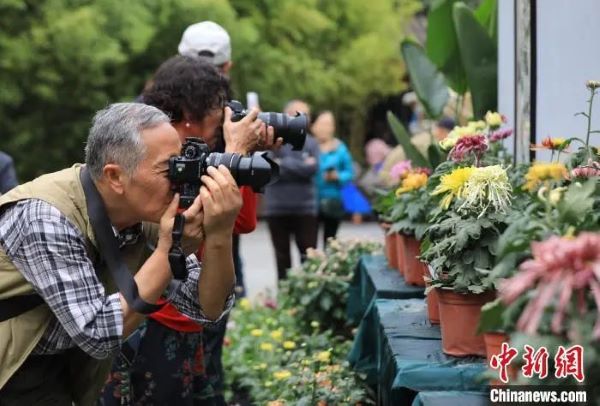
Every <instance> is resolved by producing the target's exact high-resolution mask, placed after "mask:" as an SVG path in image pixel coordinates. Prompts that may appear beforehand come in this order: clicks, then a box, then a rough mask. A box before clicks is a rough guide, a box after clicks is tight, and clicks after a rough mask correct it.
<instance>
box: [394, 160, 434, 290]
mask: <svg viewBox="0 0 600 406" xmlns="http://www.w3.org/2000/svg"><path fill="white" fill-rule="evenodd" d="M429 173H430V171H429V170H428V169H426V168H412V169H410V170H409V171H408V173H406V174H405V175H404V177H403V179H402V182H401V184H400V186H399V187H398V188H397V189H396V198H397V200H396V205H395V209H394V222H393V223H392V227H391V229H390V231H391V232H396V233H398V241H399V248H398V258H399V265H400V269H401V274H402V275H403V276H404V278H405V280H406V283H408V284H410V285H417V286H425V281H424V279H423V277H424V272H425V265H424V264H422V263H421V262H420V261H419V259H418V257H419V255H420V251H419V241H420V239H421V237H422V236H423V234H424V232H425V230H426V229H427V206H428V200H429V196H428V194H427V191H426V189H425V186H426V184H427V180H428V179H429Z"/></svg>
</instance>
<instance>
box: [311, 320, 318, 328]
mask: <svg viewBox="0 0 600 406" xmlns="http://www.w3.org/2000/svg"><path fill="white" fill-rule="evenodd" d="M310 326H311V327H312V328H319V322H318V321H316V320H313V321H311V322H310Z"/></svg>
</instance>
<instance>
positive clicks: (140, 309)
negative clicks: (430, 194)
mask: <svg viewBox="0 0 600 406" xmlns="http://www.w3.org/2000/svg"><path fill="white" fill-rule="evenodd" d="M232 68H233V62H232V60H231V43H230V38H229V35H228V33H227V32H226V31H225V30H224V29H223V28H222V27H221V26H219V25H218V24H216V23H213V22H210V21H204V22H200V23H197V24H194V25H192V26H190V27H188V28H187V29H186V30H185V31H184V33H183V35H182V38H181V42H180V44H179V47H178V54H177V55H176V56H173V57H171V58H169V59H168V60H167V61H165V62H164V63H163V64H162V65H161V66H160V67H158V69H157V71H156V73H155V74H154V75H153V77H152V78H151V79H150V80H149V81H148V83H147V84H146V86H145V88H144V90H143V92H142V93H141V94H140V95H139V97H138V98H137V99H136V100H135V102H131V103H116V104H111V105H109V106H107V107H106V108H104V109H102V110H100V111H98V112H97V114H96V115H95V117H94V119H93V122H92V125H91V128H90V131H89V135H88V139H87V143H86V148H85V164H84V165H79V164H77V165H74V166H72V167H70V168H67V169H64V170H62V171H58V172H55V173H52V174H47V175H44V176H42V177H40V178H37V179H35V180H33V181H31V182H28V183H25V184H23V185H20V186H19V185H18V182H17V177H16V172H15V169H14V165H13V162H12V160H11V159H10V157H9V156H8V155H6V154H4V153H0V195H1V196H0V272H1V273H2V275H3V278H1V279H0V405H7V406H8V405H22V404H27V403H29V404H36V405H37V404H53V405H71V404H72V403H74V404H82V405H88V404H101V405H136V404H155V405H175V404H176V405H197V404H202V405H224V404H226V403H225V399H224V397H223V390H224V388H223V382H224V378H223V375H224V373H223V367H222V364H221V354H222V349H223V341H224V336H225V329H226V321H227V317H228V313H229V311H230V309H231V308H232V306H233V303H234V301H235V297H236V296H237V297H240V296H243V295H244V284H243V272H242V261H241V259H240V255H239V236H240V235H242V234H248V233H251V232H252V231H253V230H254V229H255V227H256V222H257V216H258V215H261V216H263V217H264V218H265V219H266V221H267V223H268V227H269V232H270V235H271V240H272V244H273V247H274V251H275V256H276V258H275V261H276V264H277V276H278V278H279V279H280V280H281V279H284V278H286V272H287V270H288V269H289V268H290V267H291V265H292V263H291V254H290V244H291V239H292V238H293V239H294V241H295V244H296V246H297V248H298V250H299V253H300V257H301V259H304V258H305V255H306V251H307V249H309V248H316V247H317V244H318V235H319V228H320V227H321V226H322V228H323V245H325V244H326V243H327V240H328V239H329V238H334V237H335V236H336V234H337V231H338V228H339V226H340V222H341V221H342V219H344V218H345V217H347V216H349V215H352V216H353V219H355V220H356V221H360V218H361V217H362V216H363V215H368V214H369V211H370V208H369V203H368V199H369V198H372V197H373V195H374V193H375V192H374V191H375V190H376V189H377V188H378V187H380V186H383V185H385V184H386V182H388V180H387V178H386V176H387V175H386V174H387V173H389V170H390V165H393V164H394V163H396V162H397V161H399V160H402V159H405V156H404V155H403V152H402V151H401V147H396V149H392V147H390V146H389V145H388V144H386V143H385V142H384V141H382V140H381V139H373V140H370V141H369V142H368V143H367V144H366V146H365V151H366V161H367V164H368V168H367V170H365V171H364V172H363V173H362V174H360V173H359V172H360V171H359V170H357V165H356V163H355V162H354V161H353V158H352V156H351V154H350V151H349V148H348V147H347V145H346V144H345V143H344V142H343V141H342V140H341V139H340V138H339V137H338V136H337V135H338V134H337V132H336V119H335V116H334V114H333V112H332V111H327V110H325V111H319V112H313V111H311V107H310V105H309V103H308V102H307V101H304V100H291V101H289V102H288V103H287V104H286V106H284V112H285V113H287V114H291V115H293V114H296V113H303V114H305V115H306V116H307V117H308V119H309V123H310V125H309V131H308V132H309V133H308V134H307V136H306V140H305V143H304V146H303V148H302V149H301V150H293V149H292V148H291V146H290V145H284V144H283V139H281V138H277V135H276V133H275V131H274V129H273V127H271V126H267V125H266V124H265V123H264V122H262V121H261V120H260V119H259V118H258V113H259V110H258V109H257V108H254V109H251V110H250V112H249V114H247V115H246V117H244V118H243V119H241V120H239V121H233V120H232V110H231V109H230V108H229V107H227V106H226V103H227V101H228V100H230V99H231V98H232V91H231V88H230V81H229V75H228V74H229V72H230V70H231V69H232ZM451 127H452V123H442V124H441V126H440V128H451ZM187 137H196V138H200V139H202V140H203V141H204V142H205V143H206V144H207V145H208V148H209V149H210V151H211V152H224V153H235V154H240V155H248V154H250V153H252V152H254V151H264V150H267V151H269V156H270V158H271V159H272V160H273V161H274V162H275V163H277V164H278V166H279V171H280V173H279V179H278V180H277V181H276V182H274V183H271V184H269V185H268V186H267V187H266V189H265V191H264V195H263V197H262V210H261V212H260V213H259V212H258V211H259V205H258V203H257V196H256V194H255V193H254V191H253V190H252V189H251V188H250V187H248V186H240V187H238V186H237V185H236V181H235V179H234V178H233V176H232V174H231V173H230V171H229V170H228V169H227V168H226V167H224V166H219V167H209V168H208V169H207V170H206V173H205V174H204V175H202V177H201V181H202V186H201V188H200V190H199V194H198V196H197V197H196V198H195V200H194V201H193V203H192V204H191V205H190V206H189V207H188V208H186V209H185V211H183V213H182V214H178V213H179V212H181V210H178V207H179V206H180V204H179V203H180V202H179V199H180V196H179V195H178V194H175V195H173V193H172V190H171V184H170V179H169V159H170V158H171V157H173V156H177V155H179V154H180V152H181V146H182V144H183V143H185V141H186V138H187ZM416 139H418V137H416V138H415V140H416ZM423 139H425V138H423ZM399 148H400V149H399ZM425 148H426V147H425ZM365 196H366V197H365ZM182 216H183V220H184V225H183V228H182V229H181V228H179V231H182V234H183V239H182V250H183V251H184V253H185V255H187V257H185V265H184V266H183V265H182V266H183V267H184V268H185V271H186V274H187V275H186V277H185V278H183V279H174V278H173V275H172V272H171V270H172V269H173V267H174V266H175V265H174V262H173V256H172V254H173V250H172V247H173V246H175V240H174V238H175V235H176V234H177V233H176V231H177V230H178V226H176V224H178V221H180V220H181V218H182ZM123 269H125V270H126V271H125V273H123V272H122V271H123ZM127 270H131V271H132V273H133V274H134V275H133V277H132V276H131V273H129V272H128V271H127ZM146 316H147V317H146Z"/></svg>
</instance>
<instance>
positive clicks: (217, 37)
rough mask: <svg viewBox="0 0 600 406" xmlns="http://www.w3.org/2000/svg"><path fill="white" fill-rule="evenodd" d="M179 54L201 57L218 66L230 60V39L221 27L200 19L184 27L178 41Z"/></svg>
mask: <svg viewBox="0 0 600 406" xmlns="http://www.w3.org/2000/svg"><path fill="white" fill-rule="evenodd" d="M178 50H179V54H181V55H184V56H192V57H198V56H199V57H202V58H204V59H206V60H208V61H209V62H211V63H212V64H213V65H216V66H219V65H222V64H224V63H225V62H229V61H230V60H231V40H230V38H229V34H228V33H227V31H225V29H224V28H223V27H221V26H220V25H219V24H217V23H214V22H212V21H202V22H199V23H196V24H192V25H190V26H189V27H187V28H186V29H185V31H184V32H183V35H182V36H181V42H179V47H178Z"/></svg>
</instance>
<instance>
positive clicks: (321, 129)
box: [311, 111, 354, 247]
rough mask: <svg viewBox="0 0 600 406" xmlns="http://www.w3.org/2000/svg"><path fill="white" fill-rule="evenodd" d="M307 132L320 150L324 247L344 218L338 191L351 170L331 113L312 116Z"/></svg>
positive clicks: (320, 200) (319, 177) (320, 198)
mask: <svg viewBox="0 0 600 406" xmlns="http://www.w3.org/2000/svg"><path fill="white" fill-rule="evenodd" d="M311 132H312V133H313V135H314V136H315V139H316V140H317V142H318V143H319V151H320V154H319V170H318V172H317V191H318V198H319V222H320V223H323V246H324V247H325V246H326V245H327V240H328V239H329V238H335V236H336V234H337V230H338V228H339V226H340V222H341V220H342V218H343V217H344V215H345V209H344V205H343V202H342V188H343V187H344V186H345V185H346V184H348V183H349V182H350V181H352V177H353V176H354V171H353V168H352V157H351V156H350V152H349V151H348V147H346V144H344V143H343V142H342V141H341V140H340V139H338V138H336V136H335V117H334V116H333V113H332V112H331V111H323V112H321V113H319V114H317V115H315V117H314V120H313V122H312V126H311Z"/></svg>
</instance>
